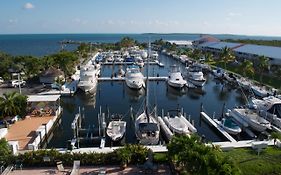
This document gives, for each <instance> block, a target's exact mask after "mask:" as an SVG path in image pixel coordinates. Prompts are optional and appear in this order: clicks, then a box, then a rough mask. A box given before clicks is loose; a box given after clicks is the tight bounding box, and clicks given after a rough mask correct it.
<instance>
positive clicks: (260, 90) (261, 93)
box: [251, 85, 270, 97]
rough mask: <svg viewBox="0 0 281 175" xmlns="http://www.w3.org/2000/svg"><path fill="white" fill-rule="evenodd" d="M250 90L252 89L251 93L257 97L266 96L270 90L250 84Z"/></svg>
mask: <svg viewBox="0 0 281 175" xmlns="http://www.w3.org/2000/svg"><path fill="white" fill-rule="evenodd" d="M251 90H252V91H253V93H254V94H255V95H256V96H259V97H266V96H269V95H270V92H269V91H268V90H266V89H265V88H264V87H260V86H255V85H254V86H251Z"/></svg>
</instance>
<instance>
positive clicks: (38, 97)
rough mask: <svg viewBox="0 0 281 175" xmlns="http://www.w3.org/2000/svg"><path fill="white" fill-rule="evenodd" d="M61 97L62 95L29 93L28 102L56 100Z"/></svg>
mask: <svg viewBox="0 0 281 175" xmlns="http://www.w3.org/2000/svg"><path fill="white" fill-rule="evenodd" d="M59 98H60V95H29V96H28V97H27V102H55V101H57V100H58V99H59Z"/></svg>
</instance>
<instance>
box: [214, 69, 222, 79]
mask: <svg viewBox="0 0 281 175" xmlns="http://www.w3.org/2000/svg"><path fill="white" fill-rule="evenodd" d="M224 73H225V72H224V70H223V69H222V68H219V67H217V68H216V69H215V70H213V74H214V76H215V78H223V77H224Z"/></svg>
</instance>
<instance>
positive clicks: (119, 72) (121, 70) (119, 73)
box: [117, 68, 125, 78]
mask: <svg viewBox="0 0 281 175" xmlns="http://www.w3.org/2000/svg"><path fill="white" fill-rule="evenodd" d="M124 76H125V71H124V70H123V69H122V68H119V69H118V71H117V77H118V78H120V77H124Z"/></svg>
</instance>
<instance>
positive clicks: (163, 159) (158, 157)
mask: <svg viewBox="0 0 281 175" xmlns="http://www.w3.org/2000/svg"><path fill="white" fill-rule="evenodd" d="M153 161H154V162H155V163H167V162H168V155H167V153H154V154H153Z"/></svg>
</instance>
